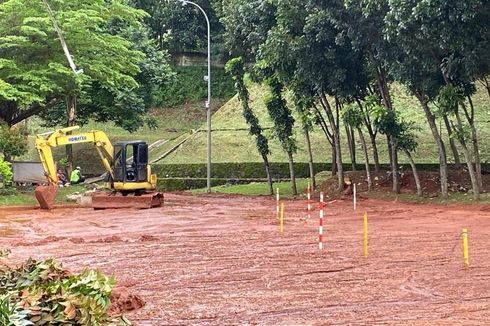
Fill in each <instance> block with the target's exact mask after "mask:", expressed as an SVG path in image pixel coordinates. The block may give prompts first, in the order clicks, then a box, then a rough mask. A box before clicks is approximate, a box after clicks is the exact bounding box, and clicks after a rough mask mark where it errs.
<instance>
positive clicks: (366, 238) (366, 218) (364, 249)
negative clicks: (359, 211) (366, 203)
mask: <svg viewBox="0 0 490 326" xmlns="http://www.w3.org/2000/svg"><path fill="white" fill-rule="evenodd" d="M363 229H364V232H363V233H364V237H363V253H364V257H365V258H367V256H368V215H367V212H365V213H364V228H363Z"/></svg>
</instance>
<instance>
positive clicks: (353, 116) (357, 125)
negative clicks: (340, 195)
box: [342, 105, 372, 190]
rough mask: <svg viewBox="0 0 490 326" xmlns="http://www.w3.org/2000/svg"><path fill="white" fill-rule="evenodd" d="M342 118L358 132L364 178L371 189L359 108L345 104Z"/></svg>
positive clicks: (361, 116) (361, 114) (367, 155)
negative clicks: (364, 168)
mask: <svg viewBox="0 0 490 326" xmlns="http://www.w3.org/2000/svg"><path fill="white" fill-rule="evenodd" d="M342 118H343V120H344V123H345V124H346V125H348V126H350V127H351V128H353V129H356V130H357V132H358V134H359V139H360V140H361V144H362V151H363V153H364V164H365V167H366V180H367V184H368V190H371V186H372V180H371V168H370V166H369V154H368V150H367V144H366V139H365V138H364V134H363V132H362V129H361V127H362V125H363V113H362V112H361V111H360V110H359V108H358V107H357V108H356V107H355V106H354V105H350V106H347V107H346V108H345V109H344V111H343V112H342Z"/></svg>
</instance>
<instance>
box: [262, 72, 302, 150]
mask: <svg viewBox="0 0 490 326" xmlns="http://www.w3.org/2000/svg"><path fill="white" fill-rule="evenodd" d="M266 82H267V84H268V86H269V88H270V91H271V94H270V95H269V96H268V97H266V99H265V106H266V107H267V111H268V112H269V116H270V117H271V119H272V121H274V133H275V135H276V136H277V138H278V139H279V141H280V142H281V145H282V147H283V149H284V151H285V152H287V153H294V152H295V151H296V149H297V147H296V142H295V140H294V138H293V126H294V118H293V116H292V115H291V110H290V109H289V108H288V106H287V104H286V100H285V99H284V97H283V95H282V91H283V85H282V84H281V83H280V82H279V81H278V80H277V79H276V78H275V77H271V78H269V79H267V81H266Z"/></svg>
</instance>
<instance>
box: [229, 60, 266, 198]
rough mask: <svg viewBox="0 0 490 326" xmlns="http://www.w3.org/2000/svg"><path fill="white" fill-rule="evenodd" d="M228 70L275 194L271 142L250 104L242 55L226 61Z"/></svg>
mask: <svg viewBox="0 0 490 326" xmlns="http://www.w3.org/2000/svg"><path fill="white" fill-rule="evenodd" d="M225 68H226V71H227V72H228V73H229V74H231V76H232V78H233V80H234V81H235V87H236V89H237V92H238V98H239V99H240V102H241V103H242V108H243V111H242V114H243V117H244V118H245V120H246V121H247V124H248V125H249V126H250V130H249V133H250V135H252V136H255V145H256V147H257V150H258V151H259V153H260V156H262V160H263V161H264V167H265V173H266V175H267V183H268V185H269V195H273V194H274V189H273V187H272V176H271V169H270V164H269V159H268V157H267V155H269V154H270V151H269V142H268V140H267V138H266V137H265V136H264V134H263V133H262V132H263V129H262V127H261V126H260V122H259V119H258V118H257V116H256V115H255V114H254V112H253V110H252V109H251V108H250V105H249V93H248V89H247V87H246V86H245V82H244V77H245V68H244V63H243V59H242V58H241V57H238V58H234V59H231V60H230V61H228V62H227V63H226V67H225Z"/></svg>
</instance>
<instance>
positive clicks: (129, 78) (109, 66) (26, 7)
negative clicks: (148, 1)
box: [0, 0, 145, 126]
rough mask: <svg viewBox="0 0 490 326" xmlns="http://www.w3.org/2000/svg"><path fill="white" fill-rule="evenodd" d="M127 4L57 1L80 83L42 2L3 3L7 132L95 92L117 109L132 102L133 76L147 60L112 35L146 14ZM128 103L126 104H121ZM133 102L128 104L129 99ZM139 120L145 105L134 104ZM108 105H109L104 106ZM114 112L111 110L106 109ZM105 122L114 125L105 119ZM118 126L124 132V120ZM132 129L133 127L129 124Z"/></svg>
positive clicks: (118, 0) (0, 30)
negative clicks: (116, 28)
mask: <svg viewBox="0 0 490 326" xmlns="http://www.w3.org/2000/svg"><path fill="white" fill-rule="evenodd" d="M124 3H125V2H124V1H122V0H115V1H110V2H106V1H101V0H84V1H76V2H72V1H57V2H56V3H54V4H53V5H54V6H53V11H54V12H55V13H56V19H57V21H58V24H59V25H60V28H61V29H62V31H63V33H64V37H65V39H66V42H67V44H68V45H69V47H70V50H71V52H72V55H73V57H74V58H75V61H76V63H77V66H79V67H80V68H82V69H83V70H84V74H82V75H79V76H75V75H74V74H73V72H72V71H71V70H70V69H69V68H68V67H67V65H66V58H65V57H64V56H63V52H62V51H61V46H60V44H59V41H58V39H57V35H56V32H55V31H54V29H53V27H52V26H51V22H50V20H49V18H48V16H47V13H46V9H45V8H44V6H43V3H42V2H41V1H39V2H32V1H26V0H8V1H4V2H2V3H0V21H2V22H5V24H2V25H1V26H0V40H1V42H0V51H1V52H0V53H1V59H0V62H1V66H2V69H0V85H1V86H2V87H0V118H1V119H3V120H4V121H5V122H6V123H7V124H8V125H9V126H12V125H14V124H16V123H19V122H20V121H23V120H24V119H26V118H28V117H30V116H33V115H37V114H40V113H42V112H45V111H47V110H49V109H51V108H53V107H55V106H56V105H61V104H62V103H64V102H65V99H66V97H67V96H71V97H77V98H83V97H84V96H87V98H88V97H89V96H91V95H92V94H93V92H98V91H100V92H102V95H101V97H107V99H108V101H106V103H107V102H111V101H112V103H117V102H116V101H117V100H119V103H120V107H122V106H123V105H122V104H123V102H125V101H127V100H132V98H131V96H132V95H134V93H129V91H131V90H135V89H138V88H139V84H138V82H137V80H136V76H137V75H138V73H139V72H140V71H141V68H140V64H141V63H142V62H143V61H144V60H145V54H144V53H143V52H142V51H139V50H137V49H135V48H134V46H133V43H132V42H131V41H130V40H128V39H125V38H124V37H122V36H121V35H118V33H114V32H112V31H111V30H110V25H111V24H112V23H114V22H117V23H118V24H120V25H124V26H134V27H138V26H140V25H141V20H142V19H143V18H144V17H145V13H144V12H143V11H141V10H137V9H134V8H131V7H129V6H127V5H126V4H124ZM124 97H126V98H124ZM128 97H129V98H128ZM130 103H131V105H130V109H132V110H134V109H138V110H135V112H137V113H138V112H139V113H141V112H142V111H144V110H142V107H143V105H142V101H140V100H135V101H131V102H130ZM106 105H107V104H106ZM107 106H109V105H107ZM106 119H107V120H112V117H111V116H110V114H107V117H106ZM115 120H116V123H119V124H122V125H124V122H123V121H124V119H123V118H122V116H119V118H116V119H115ZM125 125H126V126H128V125H133V124H132V122H130V123H129V124H125Z"/></svg>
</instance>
